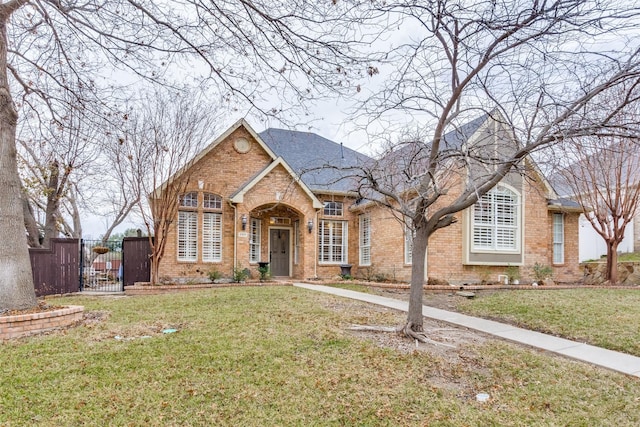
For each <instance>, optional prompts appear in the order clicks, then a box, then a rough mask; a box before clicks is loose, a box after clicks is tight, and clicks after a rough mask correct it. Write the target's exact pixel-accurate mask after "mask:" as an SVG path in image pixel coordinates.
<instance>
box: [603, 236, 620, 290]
mask: <svg viewBox="0 0 640 427" xmlns="http://www.w3.org/2000/svg"><path fill="white" fill-rule="evenodd" d="M605 278H606V279H607V281H608V282H609V283H610V284H612V285H615V284H616V283H618V243H617V242H607V270H606V277H605Z"/></svg>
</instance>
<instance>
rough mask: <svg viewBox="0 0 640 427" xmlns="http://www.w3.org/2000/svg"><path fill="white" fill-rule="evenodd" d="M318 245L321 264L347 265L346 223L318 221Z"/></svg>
mask: <svg viewBox="0 0 640 427" xmlns="http://www.w3.org/2000/svg"><path fill="white" fill-rule="evenodd" d="M318 244H319V251H318V254H319V255H318V256H319V261H320V262H321V263H327V264H345V263H347V222H346V221H328V220H322V221H320V226H319V227H318Z"/></svg>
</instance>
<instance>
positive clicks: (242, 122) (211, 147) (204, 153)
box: [151, 119, 278, 198]
mask: <svg viewBox="0 0 640 427" xmlns="http://www.w3.org/2000/svg"><path fill="white" fill-rule="evenodd" d="M241 127H242V128H244V129H245V130H246V131H247V132H248V133H249V135H251V136H252V137H253V139H255V140H256V142H257V143H258V145H259V146H260V147H261V148H262V149H263V150H264V151H265V152H266V153H267V155H268V156H269V157H271V159H273V160H275V159H277V158H278V156H276V154H275V153H274V152H273V150H271V148H269V146H268V145H266V144H265V143H264V141H262V139H261V138H260V137H259V136H258V134H257V133H256V131H255V130H253V128H252V127H251V125H249V123H247V121H246V120H245V119H239V120H238V121H236V122H235V123H234V124H233V125H232V126H231V127H229V128H228V129H227V130H226V131H225V132H224V133H222V134H221V135H220V136H218V137H217V138H216V139H215V140H213V142H211V144H209V145H207V146H206V147H205V148H204V149H203V150H202V151H200V153H198V154H197V155H196V156H195V157H194V158H193V159H191V160H190V161H189V162H187V163H186V164H185V165H184V166H183V167H181V168H180V169H179V170H178V171H177V172H176V173H175V174H173V176H171V177H170V178H169V179H168V180H166V181H165V182H163V183H162V184H161V185H160V186H159V187H158V188H156V189H155V190H154V191H153V193H152V194H151V197H152V198H154V197H158V196H159V194H160V193H162V192H163V191H164V190H165V188H167V186H168V185H169V184H170V183H172V182H174V181H175V180H177V179H179V178H180V177H181V176H182V175H183V174H184V173H185V172H186V171H187V170H189V168H191V167H192V166H193V165H195V164H196V163H198V162H199V161H200V160H202V159H203V158H205V157H206V156H207V154H209V153H210V152H211V151H213V150H214V149H215V148H216V147H217V146H218V145H220V143H222V141H224V140H225V139H227V138H228V137H229V136H230V135H231V134H233V132H235V131H236V130H238V129H239V128H241Z"/></svg>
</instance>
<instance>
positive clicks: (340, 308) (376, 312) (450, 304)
mask: <svg viewBox="0 0 640 427" xmlns="http://www.w3.org/2000/svg"><path fill="white" fill-rule="evenodd" d="M376 293H377V292H376ZM380 294H381V295H383V296H387V297H390V298H395V299H401V300H408V298H409V294H408V291H406V290H397V291H396V290H387V289H385V290H382V291H381V292H380ZM427 298H428V304H429V305H431V306H433V307H438V308H441V309H444V310H453V309H454V307H455V303H456V298H463V297H460V296H456V295H451V294H435V295H433V297H432V296H431V295H430V296H428V297H425V303H427V300H426V299H427ZM328 307H329V308H331V309H332V310H334V311H336V312H338V313H340V315H341V316H344V317H345V318H346V319H349V322H350V323H348V324H345V326H344V329H345V330H346V331H347V332H348V333H349V334H350V335H353V336H356V337H359V338H362V339H368V340H371V341H372V342H374V343H376V344H377V345H379V346H380V347H384V348H391V349H394V350H397V351H399V352H402V353H411V352H414V351H420V352H428V353H430V354H433V355H434V356H438V357H443V358H447V359H449V360H451V361H452V362H455V361H456V360H458V361H463V360H464V361H465V362H466V361H467V357H466V356H465V354H466V353H467V350H468V349H469V348H471V347H474V346H478V345H481V344H484V343H486V342H487V341H488V340H492V339H495V338H493V337H491V336H489V335H487V334H484V333H481V332H478V331H474V330H471V329H467V328H463V327H459V326H455V325H451V324H449V323H446V322H442V321H439V320H433V319H428V318H425V319H424V325H423V326H424V330H425V332H426V333H427V337H428V338H429V340H430V342H429V343H420V342H416V341H413V340H410V339H408V338H406V337H405V336H404V335H402V334H399V333H398V332H396V331H395V329H396V328H397V327H399V326H401V325H403V324H404V322H405V321H406V313H404V312H399V311H397V310H393V309H390V308H387V307H382V306H377V305H374V304H368V303H365V302H360V301H353V300H350V301H345V302H333V303H331V304H329V305H328ZM363 327H364V328H365V329H366V328H370V329H371V330H359V329H362V328H363ZM389 329H391V330H392V331H389Z"/></svg>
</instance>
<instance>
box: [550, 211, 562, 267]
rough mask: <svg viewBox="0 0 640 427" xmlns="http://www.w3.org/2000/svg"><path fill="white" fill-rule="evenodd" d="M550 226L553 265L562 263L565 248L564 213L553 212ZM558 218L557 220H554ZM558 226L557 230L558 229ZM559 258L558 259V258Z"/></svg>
mask: <svg viewBox="0 0 640 427" xmlns="http://www.w3.org/2000/svg"><path fill="white" fill-rule="evenodd" d="M552 218H553V220H552V227H551V235H552V245H553V248H552V249H553V250H552V255H551V256H552V257H553V258H552V263H553V264H554V265H561V264H564V248H565V245H564V244H565V238H564V214H562V213H554V214H553V216H552ZM557 219H559V221H556V220H557ZM558 228H559V230H558ZM558 259H559V260H558Z"/></svg>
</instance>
